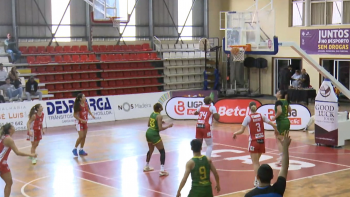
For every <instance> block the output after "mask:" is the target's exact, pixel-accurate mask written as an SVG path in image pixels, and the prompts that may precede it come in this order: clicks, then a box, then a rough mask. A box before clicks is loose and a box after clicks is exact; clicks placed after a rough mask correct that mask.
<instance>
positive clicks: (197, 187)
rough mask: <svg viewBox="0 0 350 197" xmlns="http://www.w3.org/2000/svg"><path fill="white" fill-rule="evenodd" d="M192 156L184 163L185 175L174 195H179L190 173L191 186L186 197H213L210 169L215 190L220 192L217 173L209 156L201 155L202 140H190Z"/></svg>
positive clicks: (177, 196) (178, 196)
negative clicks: (214, 182)
mask: <svg viewBox="0 0 350 197" xmlns="http://www.w3.org/2000/svg"><path fill="white" fill-rule="evenodd" d="M191 148H192V151H193V158H192V159H191V160H189V161H188V162H187V164H186V171H185V175H184V177H183V178H182V181H181V183H180V186H179V189H178V191H177V195H176V197H180V196H181V190H182V188H183V187H184V186H185V184H186V181H187V178H188V176H189V175H190V174H191V178H192V187H191V191H190V193H189V194H188V197H213V191H212V188H211V182H210V171H212V172H213V174H214V176H215V181H216V187H215V188H216V191H217V192H220V181H219V175H218V172H217V171H216V168H215V166H214V164H213V163H212V162H211V160H210V159H209V158H207V157H206V156H204V155H201V150H202V141H201V140H200V139H194V140H192V141H191Z"/></svg>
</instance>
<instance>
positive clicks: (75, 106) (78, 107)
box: [73, 93, 83, 113]
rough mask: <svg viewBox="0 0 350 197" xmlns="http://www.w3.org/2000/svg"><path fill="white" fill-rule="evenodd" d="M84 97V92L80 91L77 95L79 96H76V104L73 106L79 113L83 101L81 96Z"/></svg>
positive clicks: (75, 111)
mask: <svg viewBox="0 0 350 197" xmlns="http://www.w3.org/2000/svg"><path fill="white" fill-rule="evenodd" d="M82 97H83V94H82V93H79V94H78V95H77V98H75V101H74V106H73V109H74V113H77V112H79V111H80V101H81V98H82Z"/></svg>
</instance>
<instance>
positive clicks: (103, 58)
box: [101, 54, 108, 62]
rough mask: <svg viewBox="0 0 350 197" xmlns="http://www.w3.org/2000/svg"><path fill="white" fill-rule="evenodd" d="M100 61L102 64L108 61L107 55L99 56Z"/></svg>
mask: <svg viewBox="0 0 350 197" xmlns="http://www.w3.org/2000/svg"><path fill="white" fill-rule="evenodd" d="M101 61H103V62H106V61H108V55H107V54H101Z"/></svg>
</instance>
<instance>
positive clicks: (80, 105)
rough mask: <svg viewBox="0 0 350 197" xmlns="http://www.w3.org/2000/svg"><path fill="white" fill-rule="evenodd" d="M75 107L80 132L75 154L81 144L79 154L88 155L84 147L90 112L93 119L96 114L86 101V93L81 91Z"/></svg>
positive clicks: (75, 116) (77, 127) (76, 154)
mask: <svg viewBox="0 0 350 197" xmlns="http://www.w3.org/2000/svg"><path fill="white" fill-rule="evenodd" d="M73 108H74V118H75V119H76V120H75V127H76V129H77V131H78V134H79V137H78V139H77V141H76V143H75V147H74V149H73V155H74V156H76V157H77V156H78V151H77V148H78V146H79V144H80V150H79V155H80V156H86V155H88V154H87V153H86V152H85V151H84V150H83V148H84V144H85V139H86V134H87V129H88V126H87V120H88V117H89V115H88V113H89V114H90V115H91V116H92V118H93V119H95V116H94V115H93V114H92V113H91V111H90V109H89V106H88V104H87V102H86V98H85V95H84V94H82V93H79V94H78V96H77V98H75V101H74V106H73Z"/></svg>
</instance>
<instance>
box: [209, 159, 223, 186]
mask: <svg viewBox="0 0 350 197" xmlns="http://www.w3.org/2000/svg"><path fill="white" fill-rule="evenodd" d="M208 161H209V164H210V170H211V171H212V172H213V174H214V177H215V181H216V187H215V189H216V191H217V192H220V190H221V188H220V178H219V174H218V171H216V168H215V166H214V164H213V162H212V161H211V159H209V158H208Z"/></svg>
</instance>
